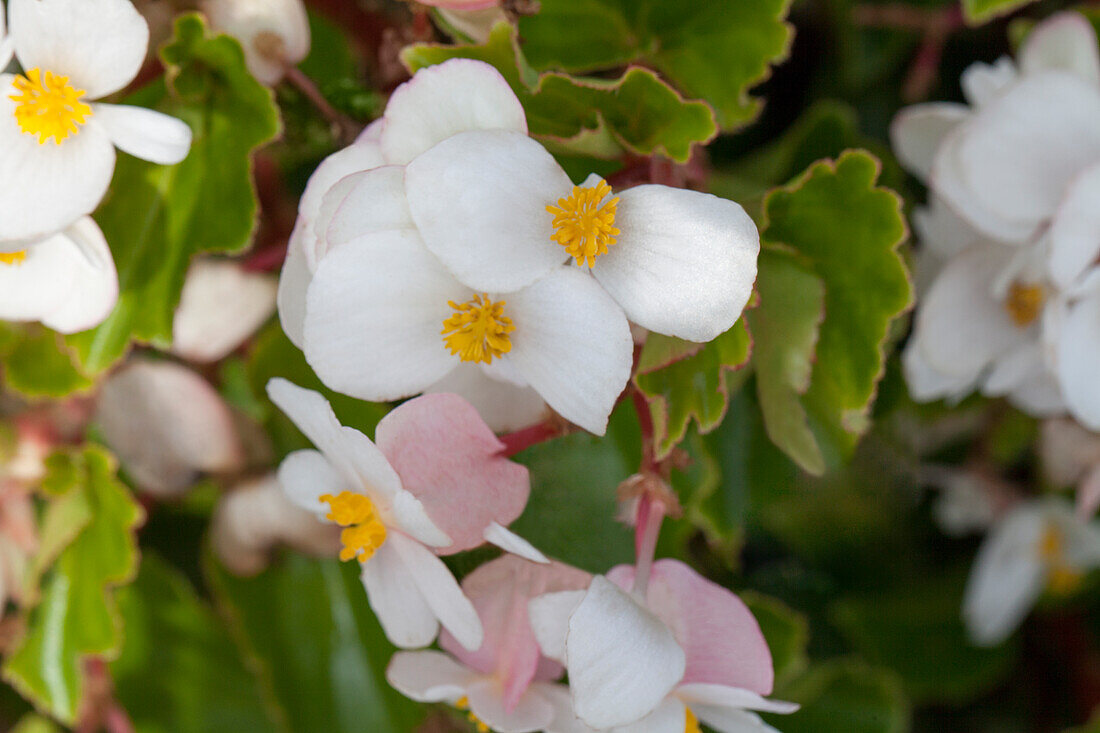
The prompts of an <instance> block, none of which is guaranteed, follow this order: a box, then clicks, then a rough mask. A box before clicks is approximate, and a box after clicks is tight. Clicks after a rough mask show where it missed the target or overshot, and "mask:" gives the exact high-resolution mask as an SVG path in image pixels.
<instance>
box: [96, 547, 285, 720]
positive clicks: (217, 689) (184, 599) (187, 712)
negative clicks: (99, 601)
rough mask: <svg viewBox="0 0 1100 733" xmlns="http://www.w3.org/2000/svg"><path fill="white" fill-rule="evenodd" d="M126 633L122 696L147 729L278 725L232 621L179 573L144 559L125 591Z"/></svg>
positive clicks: (118, 674)
mask: <svg viewBox="0 0 1100 733" xmlns="http://www.w3.org/2000/svg"><path fill="white" fill-rule="evenodd" d="M118 607H119V612H120V613H121V614H122V619H123V621H124V622H125V628H126V639H125V643H124V644H123V647H122V651H121V654H120V655H119V658H118V659H117V660H115V661H114V662H113V663H112V664H111V676H112V678H113V679H114V683H115V695H116V697H117V698H118V701H119V703H120V704H121V705H122V706H123V707H124V708H125V709H126V712H127V713H129V715H130V719H131V721H133V723H134V727H135V728H136V730H137V731H139V732H140V733H219V732H222V731H224V733H238V732H239V731H260V730H268V729H270V728H271V720H270V719H269V717H268V715H267V712H266V711H265V709H264V705H263V701H262V699H261V697H260V694H259V685H258V680H257V679H256V678H255V677H254V676H253V675H252V673H251V672H249V671H248V670H247V669H246V668H245V666H244V663H243V662H242V660H241V657H240V655H239V654H237V652H236V648H235V647H234V645H233V641H232V639H231V638H230V636H229V633H228V631H227V630H226V628H225V626H224V625H223V624H222V623H221V621H220V619H218V618H217V616H216V615H215V614H214V611H213V609H211V608H210V607H209V606H208V605H207V604H205V603H204V602H203V601H202V600H200V599H199V597H198V596H197V595H196V594H195V591H194V589H193V588H191V586H190V584H189V583H188V582H187V579H186V578H184V577H183V576H182V575H181V574H180V573H179V572H177V571H176V570H174V569H172V568H171V566H169V565H168V564H167V563H165V562H164V561H163V560H161V559H160V558H159V557H157V556H156V555H152V554H149V553H148V552H147V553H146V554H145V556H144V557H143V558H142V561H141V571H140V572H139V574H138V577H137V580H136V581H134V583H133V585H130V586H127V587H126V588H123V589H122V590H120V591H119V593H118Z"/></svg>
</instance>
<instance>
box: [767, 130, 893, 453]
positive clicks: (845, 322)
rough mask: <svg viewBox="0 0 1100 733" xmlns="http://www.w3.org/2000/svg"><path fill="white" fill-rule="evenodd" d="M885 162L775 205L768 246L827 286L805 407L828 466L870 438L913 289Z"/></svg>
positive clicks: (783, 192)
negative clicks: (800, 262) (894, 338)
mask: <svg viewBox="0 0 1100 733" xmlns="http://www.w3.org/2000/svg"><path fill="white" fill-rule="evenodd" d="M878 173H879V164H878V160H877V159H875V158H874V156H872V155H870V154H869V153H866V152H862V151H851V152H848V153H845V154H844V155H842V156H841V157H840V158H839V159H838V160H837V161H836V162H835V163H834V162H832V161H822V162H820V163H817V164H815V165H813V166H812V167H811V168H810V169H809V170H808V171H807V172H806V174H805V175H804V176H802V177H801V178H800V179H799V180H798V181H796V182H795V183H793V184H791V185H790V186H787V187H785V188H782V189H779V190H777V191H775V192H773V193H772V194H770V195H769V196H768V199H767V201H766V203H765V216H766V219H767V224H766V226H765V227H764V229H763V235H762V236H763V238H764V239H765V240H766V241H768V242H772V243H774V244H778V245H784V246H786V247H788V248H790V249H791V250H793V251H794V252H796V253H798V254H799V255H801V256H803V257H804V258H805V261H806V262H807V263H808V264H809V265H810V266H811V267H812V269H813V272H814V274H816V275H817V276H818V277H820V278H821V280H822V281H823V282H824V283H825V320H824V322H823V323H822V324H821V327H820V337H819V339H818V343H817V349H816V355H815V360H814V364H813V372H812V375H811V378H810V385H809V389H808V390H806V393H805V396H804V398H803V400H802V403H803V406H804V407H805V408H806V411H807V413H808V415H809V418H810V424H811V427H812V428H813V430H814V435H815V437H816V439H817V442H818V445H819V446H820V448H821V451H822V454H823V455H824V457H825V460H826V463H830V462H836V461H839V460H843V459H846V458H847V457H848V456H849V455H850V454H851V451H852V449H853V448H854V446H855V444H856V442H857V441H858V439H859V436H860V435H862V434H863V433H864V432H865V431H866V430H867V428H868V426H869V422H870V408H871V404H872V402H873V401H874V397H875V393H876V389H877V386H878V383H879V380H881V378H882V376H883V373H884V364H885V361H886V346H887V338H888V335H889V333H890V325H891V323H892V322H893V321H894V319H896V318H897V317H899V316H900V315H901V314H903V313H904V312H905V311H906V310H907V309H908V307H909V305H910V303H911V300H912V288H911V285H910V282H909V274H908V271H907V269H906V266H905V262H904V260H903V258H902V256H901V254H900V253H899V252H898V247H899V246H900V245H901V243H902V242H903V241H904V240H905V238H906V235H907V228H906V224H905V220H904V218H903V216H902V213H901V205H900V200H899V198H898V196H897V194H895V193H894V192H893V191H890V190H889V189H885V188H881V187H877V186H876V179H877V177H878Z"/></svg>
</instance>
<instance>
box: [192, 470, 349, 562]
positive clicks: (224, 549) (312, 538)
mask: <svg viewBox="0 0 1100 733" xmlns="http://www.w3.org/2000/svg"><path fill="white" fill-rule="evenodd" d="M210 545H211V547H212V548H213V550H214V554H215V555H217V556H218V559H219V560H221V561H222V564H223V565H225V566H226V567H227V568H229V570H230V571H231V572H233V573H235V574H237V575H245V576H251V575H255V574H257V573H259V572H260V571H262V570H263V569H264V568H265V567H267V564H268V561H269V559H270V555H271V551H272V549H273V548H275V547H276V546H278V545H288V546H290V547H292V548H294V549H295V550H297V551H299V552H304V553H307V554H309V555H314V556H317V557H332V556H333V555H335V554H336V553H337V552H339V551H340V532H339V530H338V529H337V527H336V526H335V525H331V524H327V523H322V522H318V521H317V515H316V514H314V513H313V512H309V511H306V510H305V509H303V508H302V507H300V506H298V505H297V504H295V503H294V502H292V501H291V500H290V499H289V498H287V495H286V493H285V492H284V491H283V488H282V486H281V485H280V484H279V481H278V479H277V478H276V477H275V476H274V475H269V476H264V477H262V478H259V479H254V480H250V481H246V482H244V483H242V484H239V485H238V486H235V487H233V488H232V489H231V490H230V491H228V492H227V493H226V494H225V496H223V497H222V498H221V500H220V501H219V502H218V506H217V507H216V508H215V509H214V516H213V518H212V519H211V520H210Z"/></svg>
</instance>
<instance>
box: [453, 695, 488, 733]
mask: <svg viewBox="0 0 1100 733" xmlns="http://www.w3.org/2000/svg"><path fill="white" fill-rule="evenodd" d="M455 707H456V708H458V709H459V710H461V711H462V712H464V713H466V719H467V720H469V721H470V722H471V723H473V724H474V727H475V728H476V729H477V733H492V728H490V727H489V726H488V725H486V724H485V721H483V720H482V719H481V718H479V717H477V716H476V715H474V714H473V713H471V712H470V699H469V698H468V697H460V698H458V700H456V701H455Z"/></svg>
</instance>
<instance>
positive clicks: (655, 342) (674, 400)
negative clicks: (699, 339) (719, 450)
mask: <svg viewBox="0 0 1100 733" xmlns="http://www.w3.org/2000/svg"><path fill="white" fill-rule="evenodd" d="M677 342H678V343H677ZM697 346H698V345H697V344H689V343H688V342H684V341H681V340H680V339H673V338H672V337H669V336H661V335H659V334H655V335H651V336H650V337H648V338H647V340H646V345H645V347H644V348H643V349H642V356H641V358H640V364H641V365H643V366H645V367H648V366H650V365H659V364H660V361H661V359H663V358H665V357H666V356H667V355H669V354H672V355H674V356H682V357H683V358H680V359H678V360H677V361H673V362H672V363H671V364H668V365H667V366H662V367H661V368H656V369H654V370H653V371H644V370H643V369H642V368H640V369H639V372H638V374H637V375H636V376H635V377H634V382H635V384H636V385H637V386H638V389H640V390H641V391H642V393H643V394H644V395H645V396H646V398H647V400H648V401H649V406H650V412H651V414H652V416H653V433H654V439H655V441H656V449H657V451H656V452H657V457H658V458H664V457H666V456H667V455H668V454H669V453H671V452H672V449H673V448H675V447H676V446H677V445H678V444H679V443H680V441H682V440H683V439H684V436H685V435H686V434H687V429H688V425H689V424H690V423H691V422H692V421H693V420H694V421H695V423H696V424H697V425H698V426H699V432H700V433H708V432H710V431H711V430H713V429H714V428H716V427H718V425H719V424H721V422H722V418H723V417H724V416H725V414H726V406H727V405H728V404H729V395H730V388H731V384H730V383H729V377H728V376H727V372H729V371H736V370H738V369H740V368H741V367H742V366H744V365H745V363H746V362H747V361H748V359H749V351H750V350H751V348H752V339H751V337H750V336H749V332H748V329H747V328H746V327H745V321H744V319H741V320H739V321H737V323H735V324H734V325H733V328H731V329H730V330H728V331H726V332H725V333H724V334H721V335H720V336H718V338H716V339H714V340H713V341H711V342H710V343H708V344H705V345H703V346H702V347H701V348H697ZM647 351H648V352H650V355H649V356H647V354H646V352H647ZM737 386H739V383H738V385H737Z"/></svg>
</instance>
